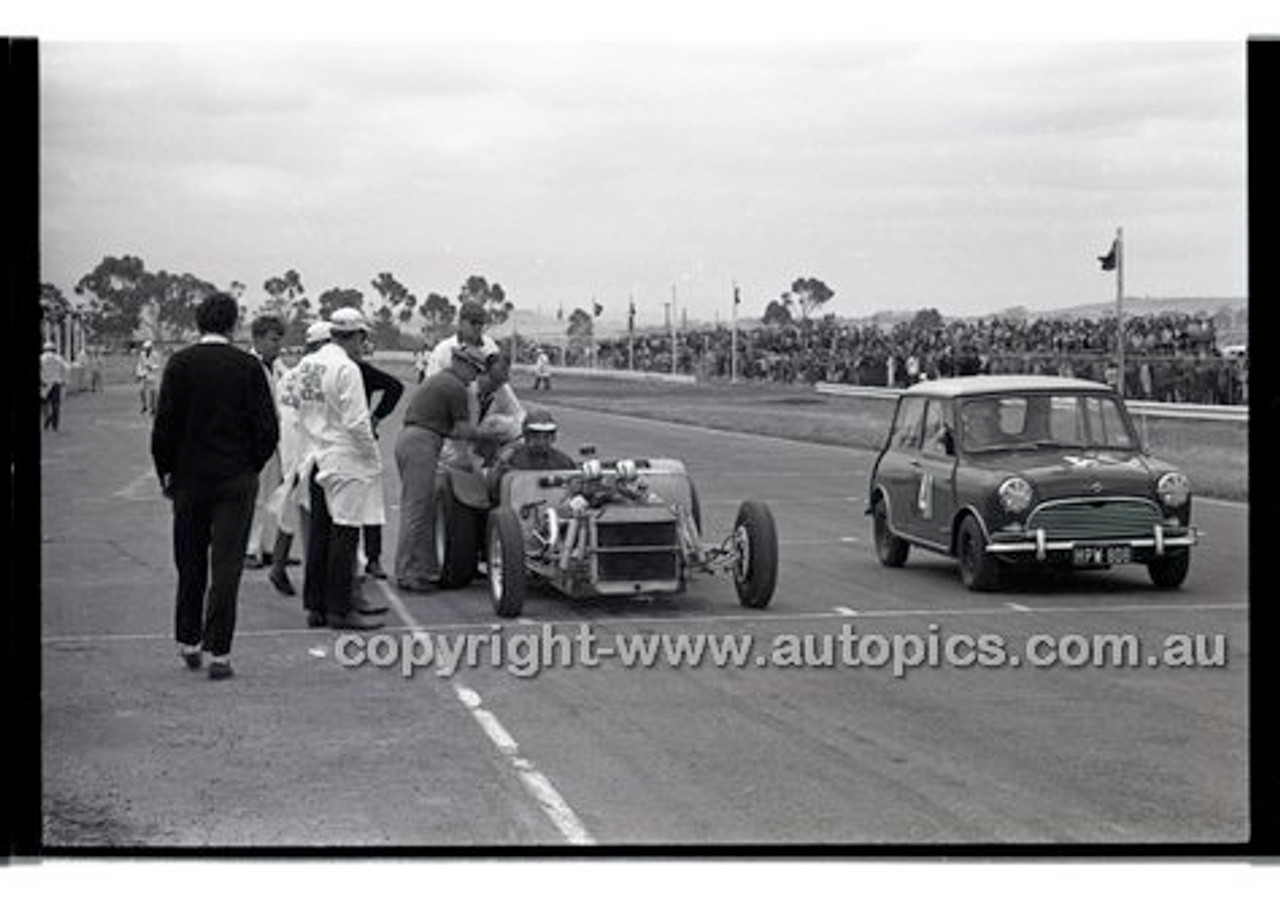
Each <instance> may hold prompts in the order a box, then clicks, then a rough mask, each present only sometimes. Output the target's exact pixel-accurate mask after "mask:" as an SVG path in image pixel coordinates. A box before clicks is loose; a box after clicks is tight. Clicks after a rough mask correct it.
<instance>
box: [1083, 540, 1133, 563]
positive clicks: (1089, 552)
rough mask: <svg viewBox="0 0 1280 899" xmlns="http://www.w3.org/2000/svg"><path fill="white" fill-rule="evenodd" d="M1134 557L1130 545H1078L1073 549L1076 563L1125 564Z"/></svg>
mask: <svg viewBox="0 0 1280 899" xmlns="http://www.w3.org/2000/svg"><path fill="white" fill-rule="evenodd" d="M1132 558H1133V552H1132V550H1131V549H1130V548H1129V547H1128V546H1123V545H1120V546H1077V547H1075V548H1074V549H1073V550H1072V551H1071V560H1072V562H1074V563H1075V564H1076V565H1125V564H1127V563H1128V562H1130V561H1131V560H1132Z"/></svg>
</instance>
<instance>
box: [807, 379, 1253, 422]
mask: <svg viewBox="0 0 1280 899" xmlns="http://www.w3.org/2000/svg"><path fill="white" fill-rule="evenodd" d="M813 387H814V390H816V391H817V392H818V393H825V394H829V395H831V396H853V397H864V398H869V399H882V400H896V399H897V398H898V396H899V394H901V393H902V391H901V390H898V389H897V388H894V387H862V386H858V385H855V384H832V383H829V382H827V381H819V382H818V383H817V384H815V385H813ZM1125 405H1126V406H1128V407H1129V413H1130V414H1131V415H1135V416H1138V417H1150V418H1186V419H1192V420H1195V421H1232V422H1243V423H1248V421H1249V407H1248V406H1212V405H1203V404H1197V403H1155V402H1150V401H1148V400H1126V401H1125Z"/></svg>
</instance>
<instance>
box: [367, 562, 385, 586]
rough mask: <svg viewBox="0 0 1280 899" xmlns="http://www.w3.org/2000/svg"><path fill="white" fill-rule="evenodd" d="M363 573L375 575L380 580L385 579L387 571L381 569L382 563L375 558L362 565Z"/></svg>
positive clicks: (370, 575)
mask: <svg viewBox="0 0 1280 899" xmlns="http://www.w3.org/2000/svg"><path fill="white" fill-rule="evenodd" d="M364 573H365V574H367V575H369V577H376V578H377V579H378V580H380V581H385V580H386V579H387V572H386V571H385V570H384V569H383V567H382V563H381V562H379V561H377V560H376V559H374V560H372V561H370V562H369V564H368V565H366V566H364Z"/></svg>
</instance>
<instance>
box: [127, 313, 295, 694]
mask: <svg viewBox="0 0 1280 899" xmlns="http://www.w3.org/2000/svg"><path fill="white" fill-rule="evenodd" d="M238 314H239V313H238V309H237V307H236V301H235V300H234V299H233V298H232V297H230V296H228V295H227V294H222V293H215V294H211V295H210V296H208V297H206V298H205V299H204V300H203V301H201V303H200V306H199V307H198V308H197V309H196V326H197V327H198V328H199V329H200V340H199V342H198V343H196V344H195V345H194V346H189V347H187V348H185V349H182V350H180V351H178V352H177V353H175V354H174V355H173V357H172V358H171V359H170V360H169V364H168V365H167V366H166V367H165V370H164V376H163V379H162V380H161V382H160V396H159V399H158V401H157V404H156V416H155V424H154V426H153V428H152V431H151V457H152V459H153V461H154V462H155V466H156V474H157V475H159V477H160V486H161V489H163V491H164V494H165V496H167V497H169V498H170V499H171V500H172V501H173V555H174V563H175V565H176V567H177V569H178V596H177V611H176V615H175V625H176V636H177V639H178V649H179V652H180V653H181V655H182V657H183V660H184V661H185V662H186V663H187V667H189V668H192V669H195V668H199V667H200V666H201V664H202V662H203V654H202V651H203V652H208V653H209V655H210V664H209V677H210V678H212V679H214V680H221V679H223V678H227V677H230V676H231V674H232V671H231V638H232V634H233V633H234V631H235V621H236V599H237V596H238V594H239V591H240V574H241V571H242V569H243V567H244V554H245V547H246V545H247V543H248V540H249V527H250V525H251V523H252V521H253V505H254V500H255V499H256V497H257V493H258V472H259V471H261V469H262V467H263V465H265V464H266V462H267V460H268V459H269V458H270V457H271V454H272V453H273V452H274V451H275V448H276V443H277V441H278V440H279V437H280V427H279V424H278V423H277V421H276V410H275V404H274V402H273V400H272V398H271V389H270V387H269V386H268V385H267V376H266V373H265V372H264V370H263V368H262V364H261V363H260V362H259V361H258V360H257V359H255V358H254V357H253V356H251V355H249V354H248V353H246V352H245V351H243V350H241V349H238V348H236V347H235V346H233V345H232V344H231V334H232V333H233V331H234V330H235V325H236V317H237V315H238ZM206 586H207V588H208V596H207V600H206Z"/></svg>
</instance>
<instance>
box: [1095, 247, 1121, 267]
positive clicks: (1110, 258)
mask: <svg viewBox="0 0 1280 899" xmlns="http://www.w3.org/2000/svg"><path fill="white" fill-rule="evenodd" d="M1119 254H1120V241H1119V240H1113V241H1111V249H1110V250H1109V251H1108V252H1107V255H1105V256H1099V257H1098V261H1099V262H1101V263H1102V270H1103V271H1104V272H1111V271H1115V268H1116V258H1117V257H1118V256H1119Z"/></svg>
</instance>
